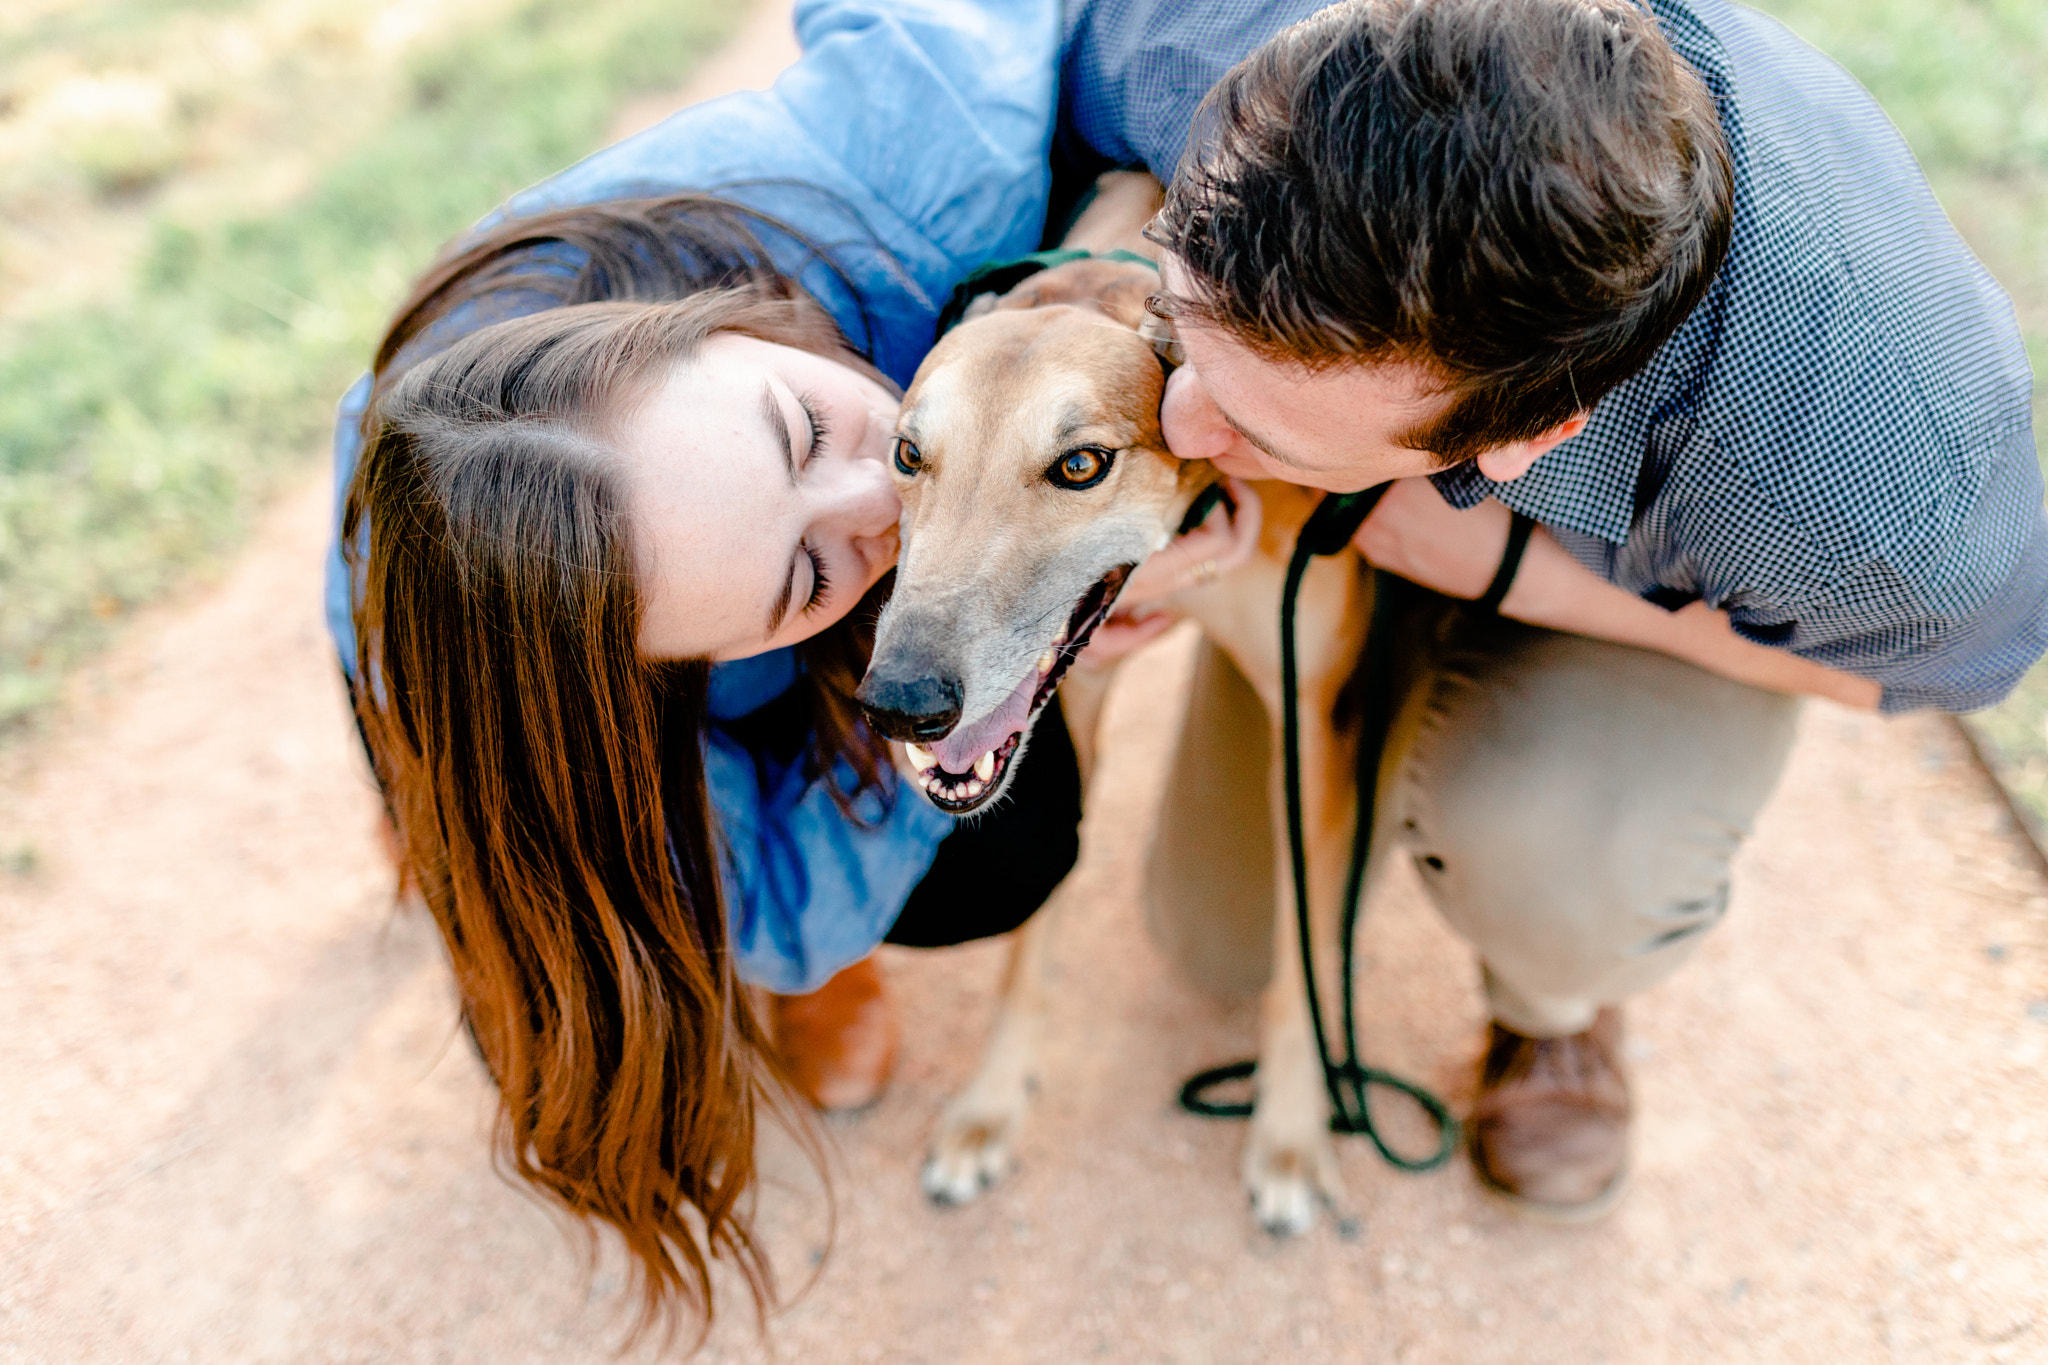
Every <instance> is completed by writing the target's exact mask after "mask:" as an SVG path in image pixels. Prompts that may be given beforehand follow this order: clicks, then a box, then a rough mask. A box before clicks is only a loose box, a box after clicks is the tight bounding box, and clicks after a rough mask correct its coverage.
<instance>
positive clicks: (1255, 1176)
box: [1240, 560, 1365, 1235]
mask: <svg viewBox="0 0 2048 1365" xmlns="http://www.w3.org/2000/svg"><path fill="white" fill-rule="evenodd" d="M1360 599H1361V594H1360V582H1359V578H1358V573H1357V568H1356V566H1355V564H1352V563H1350V562H1348V561H1342V560H1340V561H1335V562H1333V561H1329V560H1322V561H1318V562H1317V563H1316V564H1315V565H1313V566H1312V567H1311V569H1310V571H1309V574H1308V576H1307V579H1306V580H1305V582H1304V583H1303V585H1302V596H1301V599H1300V622H1301V628H1300V629H1299V630H1298V631H1297V635H1298V638H1299V640H1300V643H1301V657H1300V671H1301V677H1300V680H1299V686H1300V694H1301V695H1300V710H1299V718H1300V728H1301V810H1302V836H1303V843H1304V846H1305V852H1306V855H1307V865H1308V893H1309V894H1308V900H1309V932H1310V934H1311V935H1312V941H1313V943H1314V945H1315V948H1316V961H1317V964H1318V967H1319V968H1320V969H1321V970H1319V971H1318V973H1317V976H1318V980H1317V986H1318V988H1319V989H1320V991H1321V992H1322V998H1323V999H1324V1000H1325V1001H1334V1000H1335V999H1336V996H1335V994H1334V992H1335V988H1336V986H1337V984H1338V982H1337V977H1338V975H1339V974H1340V973H1338V972H1337V971H1335V970H1333V968H1335V966H1336V960H1335V959H1336V953H1335V947H1336V944H1337V926H1338V924H1339V922H1340V920H1341V918H1342V905H1341V902H1342V901H1343V898H1344V883H1345V879H1346V876H1347V873H1348V871H1349V865H1350V859H1349V853H1350V847H1351V833H1352V830H1351V826H1352V820H1353V816H1354V811H1355V809H1356V806H1357V799H1356V790H1355V785H1354V778H1353V774H1352V764H1353V752H1354V751H1353V743H1354V740H1353V739H1352V737H1350V736H1347V735H1343V734H1340V733H1339V732H1338V730H1337V728H1336V724H1335V719H1334V711H1335V704H1336V698H1337V693H1338V692H1339V690H1340V689H1341V687H1342V684H1343V681H1344V678H1345V677H1346V676H1347V674H1348V673H1349V671H1350V668H1351V661H1352V660H1354V659H1355V658H1356V657H1357V653H1358V648H1359V646H1360V644H1361V643H1362V637H1363V633H1364V619H1365V614H1364V606H1363V603H1362V602H1361V600H1360ZM1245 664H1249V665H1250V666H1251V669H1252V670H1255V671H1248V672H1247V676H1248V677H1252V678H1254V680H1255V685H1258V684H1259V683H1263V684H1264V685H1263V686H1260V692H1261V695H1262V696H1263V697H1265V699H1266V700H1267V704H1268V706H1269V708H1270V713H1271V716H1272V721H1273V745H1272V764H1271V768H1270V772H1269V777H1268V782H1269V790H1270V792H1271V801H1270V803H1269V804H1270V806H1271V808H1272V812H1273V850H1274V858H1273V880H1274V887H1273V890H1274V897H1273V912H1274V913H1273V978H1272V980H1271V981H1270V982H1269V983H1268V984H1267V986H1266V993H1265V996H1264V997H1263V999H1262V1001H1261V1010H1260V1024H1261V1033H1260V1039H1259V1070H1258V1096H1257V1102H1256V1105H1255V1107H1254V1108H1253V1111H1252V1124H1251V1134H1250V1137H1249V1140H1248V1141H1247V1143H1246V1147H1245V1154H1244V1182H1245V1188H1246V1190H1247V1191H1248V1192H1249V1193H1250V1196H1251V1201H1252V1212H1253V1216H1254V1217H1255V1218H1256V1219H1257V1220H1258V1223H1259V1226H1260V1227H1263V1228H1265V1229H1266V1230H1267V1231H1269V1232H1272V1233H1276V1234H1280V1235H1291V1234H1295V1233H1301V1232H1305V1231H1307V1230H1308V1228H1309V1227H1310V1226H1312V1225H1313V1224H1314V1222H1315V1218H1316V1209H1317V1206H1318V1205H1319V1204H1321V1203H1322V1202H1323V1201H1324V1200H1326V1199H1329V1200H1334V1199H1336V1198H1338V1197H1340V1195H1341V1193H1342V1190H1341V1187H1340V1184H1339V1179H1338V1174H1337V1161H1336V1149H1335V1146H1334V1144H1333V1143H1332V1141H1331V1138H1330V1101H1329V1095H1328V1091H1327V1088H1326V1086H1325V1084H1324V1080H1323V1071H1322V1057H1321V1052H1320V1049H1319V1048H1318V1046H1317V1040H1316V1036H1315V1026H1314V1024H1313V1023H1312V1021H1311V1019H1310V1016H1309V1011H1308V997H1307V994H1306V992H1305V990H1304V987H1303V980H1302V963H1301V936H1300V933H1299V931H1298V928H1297V916H1296V910H1295V897H1294V869H1293V860H1292V859H1291V857H1290V856H1289V854H1288V831H1287V787H1286V766H1285V765H1286V749H1285V743H1284V737H1283V727H1282V723H1281V715H1280V700H1281V698H1280V669H1279V660H1278V658H1277V657H1261V656H1251V655H1249V654H1248V657H1247V658H1246V659H1244V660H1243V661H1241V665H1240V666H1244V665H1245ZM1325 1018H1326V1020H1327V1019H1328V1018H1329V1009H1328V1007H1326V1009H1325Z"/></svg>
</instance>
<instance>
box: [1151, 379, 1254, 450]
mask: <svg viewBox="0 0 2048 1365" xmlns="http://www.w3.org/2000/svg"><path fill="white" fill-rule="evenodd" d="M1159 429H1160V431H1161V432H1162V433H1163V434H1164V435H1165V437H1166V446H1167V449H1169V450H1171V451H1172V452H1173V453H1174V454H1175V455H1176V456H1178V457H1180V458H1181V459H1183V460H1214V459H1216V458H1218V457H1219V456H1229V455H1233V454H1239V453H1242V448H1243V447H1244V445H1245V439H1244V437H1242V436H1240V435H1238V434H1237V431H1236V429H1235V428H1233V427H1232V426H1231V425H1230V423H1229V422H1226V421H1225V420H1224V419H1223V411H1222V409H1220V408H1218V407H1217V406H1216V404H1215V402H1214V401H1213V400H1212V399H1211V398H1210V397H1209V391H1208V390H1207V389H1205V388H1203V387H1202V379H1201V376H1200V375H1198V374H1196V373H1195V370H1194V367H1193V366H1191V365H1183V366H1181V367H1180V368H1179V369H1177V370H1175V371H1174V372H1173V373H1172V374H1171V375H1169V376H1168V377H1167V380H1166V393H1165V395H1164V396H1163V397H1162V398H1161V399H1160V403H1159Z"/></svg>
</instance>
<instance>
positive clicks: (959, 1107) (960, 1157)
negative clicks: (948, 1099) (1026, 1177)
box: [923, 1096, 1023, 1205]
mask: <svg viewBox="0 0 2048 1365" xmlns="http://www.w3.org/2000/svg"><path fill="white" fill-rule="evenodd" d="M970 1098H971V1097H969V1096H962V1097H961V1099H960V1100H956V1101H955V1102H954V1103H952V1104H950V1105H948V1106H947V1107H946V1112H945V1113H944V1114H943V1115H941V1116H940V1118H939V1131H938V1133H937V1134H936V1135H935V1136H934V1137H933V1138H932V1149H931V1152H930V1154H929V1155H927V1156H926V1157H925V1162H924V1176H923V1183H924V1193H925V1197H926V1198H927V1199H929V1200H931V1201H932V1202H933V1203H934V1204H946V1205H952V1204H965V1203H967V1202H968V1201H970V1200H972V1199H974V1198H976V1197H978V1196H979V1195H980V1194H981V1192H982V1191H983V1190H985V1189H987V1188H988V1187H989V1186H991V1185H993V1184H995V1183H996V1182H997V1181H998V1180H1001V1179H1002V1178H1003V1177H1004V1176H1005V1175H1008V1174H1009V1172H1010V1167H1011V1165H1012V1163H1013V1162H1014V1160H1015V1156H1014V1152H1015V1145H1014V1144H1015V1142H1016V1137H1017V1130H1018V1128H1019V1127H1021V1126H1022V1119H1023V1113H1022V1111H1021V1110H1020V1109H1010V1110H1007V1111H1006V1110H1005V1109H1003V1108H1000V1107H984V1106H982V1105H978V1104H973V1103H969V1102H967V1101H968V1100H969V1099H970Z"/></svg>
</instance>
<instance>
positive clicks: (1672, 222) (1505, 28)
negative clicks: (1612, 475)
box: [1151, 0, 1734, 464]
mask: <svg viewBox="0 0 2048 1365" xmlns="http://www.w3.org/2000/svg"><path fill="white" fill-rule="evenodd" d="M1733 195H1734V188H1733V176H1732V172H1731V171H1730V168H1729V161H1728V150H1727V145H1726V142H1725V140H1724V138H1723V135H1722V132H1721V126H1720V123H1719V120H1718V118H1717V117H1716V114H1715V108H1714V101H1713V98H1712V96H1711V95H1710V94H1709V93H1708V91H1707V88H1706V85H1705V83H1704V82H1703V81H1701V79H1700V77H1699V76H1698V74H1697V73H1695V72H1694V71H1693V70H1692V68H1691V67H1689V66H1688V65H1687V64H1686V63H1685V62H1684V61H1683V60H1682V59H1681V58H1680V57H1679V56H1678V54H1677V53H1676V52H1675V51H1673V49H1672V47H1671V45H1670V44H1669V43H1668V42H1667V41H1665V39H1664V37H1663V35H1662V34H1661V33H1660V32H1659V31H1658V29H1657V25H1656V22H1655V20H1654V19H1653V18H1651V16H1650V15H1649V14H1648V13H1647V12H1646V11H1644V10H1642V9H1640V8H1638V7H1636V6H1635V5H1633V4H1630V3H1627V0H1352V2H1351V3H1348V4H1340V5H1337V6H1334V7H1332V8H1330V9H1327V10H1324V11H1323V12H1321V13H1319V14H1317V15H1315V16H1313V17H1312V18H1310V19H1307V20H1305V21H1304V22H1302V23H1300V24H1298V25H1296V26H1295V27H1293V28H1291V29H1289V30H1287V31H1286V32H1285V33H1282V34H1281V35H1280V36H1279V37H1277V38H1275V39H1274V40H1273V41H1272V42H1270V43H1268V44H1267V45H1266V46H1265V47H1264V48H1262V49H1261V50H1260V51H1258V52H1257V53H1254V54H1253V55H1252V56H1251V57H1249V58H1247V59H1246V60H1245V61H1243V62H1241V63H1239V64H1238V65H1237V66H1236V67H1235V68H1233V69H1232V70H1231V71H1230V72H1229V73H1228V74H1227V75H1225V76H1224V78H1223V80H1222V81H1221V82H1220V83H1218V85H1217V86H1216V88H1215V89H1214V90H1213V91H1211V92H1210V94H1209V96H1208V98H1207V99H1206V100H1205V101H1204V103H1203V105H1202V109H1201V113H1200V114H1199V115H1198V117H1197V120H1196V131H1195V136H1194V138H1193V140H1192V145H1191V146H1190V148H1189V151H1188V155H1187V159H1186V161H1185V162H1184V163H1183V165H1182V167H1181V169H1180V172H1179V174H1177V175H1176V176H1175V178H1174V182H1173V185H1172V186H1171V188H1170V189H1169V191H1168V194H1167V199H1166V207H1165V209H1164V210H1163V211H1162V212H1161V214H1160V216H1159V218H1158V220H1157V221H1156V222H1155V224H1154V225H1153V227H1152V229H1151V235H1152V237H1153V239H1154V240H1155V241H1157V242H1158V243H1159V244H1160V245H1161V246H1163V247H1165V248H1166V249H1168V250H1169V251H1171V252H1173V253H1174V254H1175V255H1176V256H1178V257H1179V258H1180V259H1181V261H1182V262H1183V263H1184V264H1185V265H1186V266H1187V279H1188V283H1187V285H1186V286H1185V296H1184V297H1167V298H1165V299H1163V300H1162V301H1161V303H1160V306H1161V307H1162V308H1163V309H1164V310H1165V311H1166V312H1168V313H1169V314H1172V315H1176V316H1182V317H1193V318H1195V319H1198V320H1201V321H1206V322H1210V323H1213V324H1215V325H1217V326H1219V327H1221V328H1223V329H1224V330H1225V331H1226V332H1228V333H1230V334H1232V335H1233V336H1234V337H1236V338H1237V339H1238V340H1239V341H1240V342H1242V343H1243V344H1244V345H1246V346H1247V347H1249V348H1250V349H1252V350H1253V351H1254V352H1256V353H1257V354H1259V355H1262V356H1264V357H1266V358H1268V359H1276V360H1292V361H1295V362H1298V363H1302V364H1305V365H1308V366H1310V367H1311V368H1321V367H1325V366H1329V365H1336V364H1344V363H1355V362H1365V363H1377V362H1383V361H1406V362H1414V363H1419V364H1421V365H1422V366H1423V367H1424V368H1425V369H1426V370H1428V371H1429V372H1431V373H1432V374H1433V375H1434V376H1435V377H1436V378H1437V380H1438V381H1439V382H1440V383H1441V384H1442V386H1443V391H1444V392H1445V393H1446V394H1447V395H1448V396H1449V397H1450V399H1451V403H1450V406H1449V407H1448V409H1447V410H1446V411H1445V412H1444V413H1443V414H1442V415H1441V416H1440V417H1438V418H1437V419H1435V420H1433V421H1431V422H1430V423H1428V424H1427V425H1426V426H1425V427H1423V428H1422V429H1419V430H1417V431H1414V432H1411V433H1409V434H1408V435H1407V436H1406V437H1405V438H1404V441H1403V443H1404V444H1406V445H1409V446H1411V447H1413V448H1416V449H1421V450H1428V451H1431V452H1433V453H1435V454H1436V455H1437V456H1438V457H1440V458H1441V459H1442V460H1443V461H1444V462H1445V463H1446V464H1453V463H1457V462H1458V461H1461V460H1465V459H1469V458H1470V457H1472V456H1474V455H1476V454H1478V453H1480V452H1481V451H1483V450H1486V449H1489V448H1490V447H1493V446H1497V445H1501V444H1504V443H1507V442H1510V441H1516V440H1523V439H1527V438H1530V437H1534V436H1538V435H1540V434H1542V433H1543V432H1545V431H1548V430H1550V429H1551V428H1552V427H1554V426H1556V425H1557V424H1558V423H1560V422H1563V421H1565V420H1566V419H1568V418H1570V417H1571V416H1572V415H1573V414H1575V413H1577V412H1580V411H1583V410H1585V409H1587V408H1590V407H1591V406H1592V405H1593V404H1594V403H1596V402H1598V401H1599V400H1600V398H1601V397H1602V396H1603V395H1605V394H1606V393H1608V392H1609V391H1610V390H1612V389H1613V388H1614V387H1615V386H1616V385H1618V384H1620V383H1621V382H1622V381H1623V380H1625V379H1627V378H1628V377H1629V376H1630V375H1632V374H1634V373H1635V372H1636V371H1637V370H1639V369H1641V368H1642V366H1643V365H1644V364H1645V363H1646V362H1648V360H1649V359H1650V357H1651V355H1652V354H1653V353H1654V352H1655V351H1656V350H1657V348H1658V347H1659V346H1661V345H1662V344H1663V343H1664V341H1665V340H1666V339H1667V338H1668V337H1670V335H1671V334H1672V332H1673V331H1675V330H1676V329H1677V328H1678V325H1679V324H1680V323H1681V322H1682V321H1683V320H1684V319H1685V316H1686V315H1687V314H1688V313H1689V312H1691V311H1692V309H1693V307H1694V306H1695V305H1696V304H1697V303H1698V302H1699V301H1700V299H1701V298H1702V297H1703V296H1704V295H1705V293H1706V291H1707V288H1708V286H1709V284H1710V283H1711V282H1712V280H1713V277H1714V273H1715V272H1716V271H1717V270H1718V269H1719V268H1720V264H1721V260H1722V258H1723V257H1724V256H1725V255H1726V254H1727V249H1728V234H1729V222H1730V217H1731V211H1732V209H1731V206H1732V200H1733Z"/></svg>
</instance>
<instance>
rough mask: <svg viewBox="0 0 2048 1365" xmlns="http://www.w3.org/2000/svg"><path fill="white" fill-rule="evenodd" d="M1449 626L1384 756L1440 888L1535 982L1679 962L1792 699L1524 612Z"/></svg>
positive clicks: (1592, 981) (1536, 985)
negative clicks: (1538, 626) (1395, 748)
mask: <svg viewBox="0 0 2048 1365" xmlns="http://www.w3.org/2000/svg"><path fill="white" fill-rule="evenodd" d="M1451 634H1452V643H1451V644H1450V645H1449V646H1447V647H1446V648H1445V650H1444V652H1443V655H1442V657H1441V659H1440V660H1438V661H1437V667H1435V668H1434V669H1433V670H1432V671H1431V673H1430V674H1429V675H1428V677H1427V678H1426V679H1425V680H1424V681H1423V682H1422V683H1421V685H1420V686H1419V688H1418V692H1417V695H1416V696H1415V697H1413V698H1411V702H1410V706H1411V713H1410V715H1409V716H1408V717H1407V721H1406V725H1405V726H1404V730H1405V735H1404V741H1405V742H1404V751H1403V752H1402V753H1400V754H1398V755H1390V759H1392V761H1394V762H1396V763H1397V764H1398V765H1399V767H1398V771H1397V775H1396V787H1395V791H1396V796H1397V801H1398V815H1399V820H1400V825H1401V833H1402V835H1403V836H1404V838H1405V840H1406V842H1407V844H1408V847H1409V849H1410V851H1411V853H1412V855H1413V856H1414V858H1415V860H1416V863H1417V866H1418V868H1419V870H1420V871H1421V874H1422V877H1423V880H1424V882H1425V883H1426V884H1427V886H1428V887H1429V890H1430V893H1431V895H1432V897H1433V899H1434V900H1435V901H1436V902H1437V904H1438V906H1439V908H1440V909H1441V910H1442V911H1443V913H1444V914H1445V916H1446V917H1447V918H1448V919H1449V920H1450V921H1451V923H1452V925H1453V926H1454V927H1455V928H1457V929H1458V930H1459V931H1460V932H1461V933H1463V934H1465V935H1466V936H1467V937H1468V938H1470V939H1471V940H1472V941H1473V942H1474V944H1475V945H1476V946H1477V947H1478V948H1479V950H1480V952H1481V955H1482V957H1484V958H1485V959H1486V960H1487V962H1488V964H1489V968H1490V969H1491V970H1492V971H1493V972H1495V973H1496V974H1498V975H1501V976H1503V977H1505V978H1507V979H1508V980H1511V981H1513V982H1514V983H1516V984H1517V985H1518V986H1520V987H1521V988H1522V989H1523V990H1524V991H1525V992H1526V993H1529V994H1531V995H1542V994H1544V993H1546V992H1558V991H1567V992H1568V991H1572V990H1578V989H1582V988H1584V989H1594V990H1599V991H1613V990H1617V989H1621V988H1622V987H1623V986H1626V985H1627V984H1628V983H1631V982H1635V981H1639V980H1642V979H1644V978H1647V977H1652V976H1655V975H1657V974H1659V972H1660V971H1661V970H1668V968H1660V967H1659V966H1658V965H1657V963H1658V961H1659V960H1660V959H1668V958H1672V957H1675V956H1680V955H1683V953H1685V952H1686V951H1689V948H1690V940H1693V939H1695V938H1697V937H1698V935H1699V934H1700V933H1701V932H1703V931H1704V930H1706V929H1708V928H1710V927H1712V926H1713V925H1714V924H1715V923H1717V922H1718V921H1719V919H1720V918H1721V916H1722V914H1723V912H1724V911H1725V909H1726V906H1727V900H1728V867H1729V863H1730V860H1731V859H1732V858H1733V856H1734V854H1735V851H1736V849H1737V848H1738V847H1739V846H1740V844H1741V841H1742V839H1743V838H1744V837H1745V836H1746V835H1747V833H1748V831H1749V829H1750V826H1751V825H1752V823H1753V822H1754V820H1755V817H1756V814H1757V812H1758V810H1759V809H1761V807H1762V805H1763V803H1764V800H1765V798H1766V797H1768V795H1769V794H1770V791H1771V789H1772V788H1773V787H1774V786H1775V784H1776V781H1777V776H1778V773H1779V771H1780V770H1781V769H1782V767H1783V765H1784V760H1785V756H1786V753H1787V752H1788V750H1789V748H1790V745H1791V738H1792V731H1793V724H1794V719H1795V717H1796V714H1797V703H1796V702H1795V701H1794V700H1792V699H1791V698H1787V697H1783V696H1779V695H1777V694H1774V693H1768V692H1763V691H1760V690H1758V689H1755V688H1750V687H1745V686H1742V685H1741V684H1737V683H1731V682H1728V681H1726V680H1724V679H1721V678H1717V677H1715V676H1713V675H1711V674H1708V673H1705V672H1704V671H1702V670H1700V669H1697V668H1694V667H1692V666H1691V665H1688V664H1684V663H1681V662H1679V661H1677V660H1675V659H1670V658H1666V657H1664V656H1661V655H1655V654H1650V653H1647V652H1645V651H1641V650H1634V649H1628V648H1626V647H1624V646H1619V645H1610V644H1605V643H1603V642H1600V641H1595V640H1589V639H1583V638H1579V637H1573V636H1565V635H1560V634H1557V633H1555V632H1550V631H1541V630H1535V629H1532V628H1529V627H1522V626H1516V625H1513V624H1512V623H1504V622H1503V623H1490V622H1488V623H1477V624H1476V625H1475V626H1474V627H1472V628H1469V629H1462V630H1458V631H1455V632H1452V633H1451Z"/></svg>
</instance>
